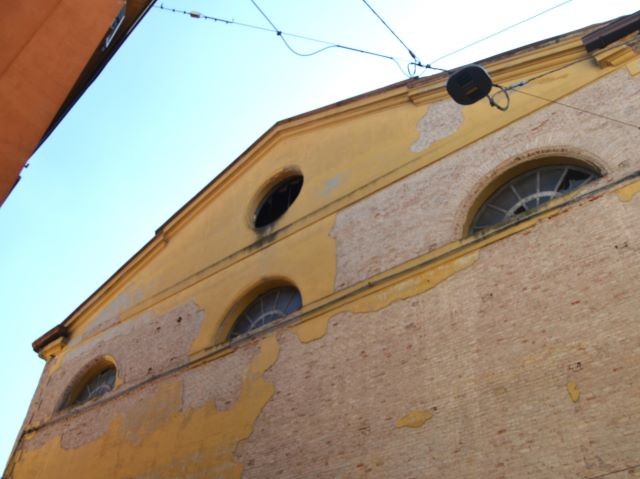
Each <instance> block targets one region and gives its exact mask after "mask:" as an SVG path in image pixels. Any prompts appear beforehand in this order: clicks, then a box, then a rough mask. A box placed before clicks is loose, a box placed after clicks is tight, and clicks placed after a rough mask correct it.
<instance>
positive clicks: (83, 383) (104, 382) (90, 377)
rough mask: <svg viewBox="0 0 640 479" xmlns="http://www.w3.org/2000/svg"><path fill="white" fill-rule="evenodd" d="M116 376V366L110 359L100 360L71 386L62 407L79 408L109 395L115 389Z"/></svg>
mask: <svg viewBox="0 0 640 479" xmlns="http://www.w3.org/2000/svg"><path fill="white" fill-rule="evenodd" d="M116 376H117V370H116V366H115V364H114V363H113V362H112V361H111V360H110V359H108V358H100V359H99V360H97V361H95V362H94V363H93V364H92V365H90V366H89V367H88V370H86V371H85V372H84V373H83V374H82V377H81V379H80V380H77V381H75V382H74V383H73V384H72V385H71V388H70V389H69V390H68V393H67V394H66V400H65V401H63V404H62V407H69V406H78V405H80V404H84V403H86V402H89V401H91V400H94V399H97V398H99V397H101V396H103V395H104V394H107V393H108V392H110V391H112V390H113V389H114V388H115V386H116Z"/></svg>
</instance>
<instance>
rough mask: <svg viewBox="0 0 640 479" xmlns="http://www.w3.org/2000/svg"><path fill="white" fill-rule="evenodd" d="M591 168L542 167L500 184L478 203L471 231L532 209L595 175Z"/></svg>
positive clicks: (596, 175) (474, 231)
mask: <svg viewBox="0 0 640 479" xmlns="http://www.w3.org/2000/svg"><path fill="white" fill-rule="evenodd" d="M599 176H600V175H599V174H598V173H596V172H595V171H592V170H589V169H586V168H582V167H579V166H572V165H557V166H544V167H541V168H536V169H534V170H531V171H528V172H526V173H524V174H523V175H520V176H517V177H516V178H514V179H512V180H511V181H509V182H507V183H506V184H504V185H502V186H501V187H500V188H499V189H498V190H497V191H496V192H495V193H493V195H491V197H490V198H489V199H488V200H487V201H486V202H485V203H484V204H483V205H482V207H481V208H480V210H479V211H478V213H477V214H476V216H475V218H474V219H473V222H472V223H471V233H477V232H478V231H481V230H483V229H485V228H488V227H489V226H493V225H497V224H499V223H502V222H504V221H507V220H510V219H511V218H513V217H515V216H518V215H520V214H523V213H525V212H527V211H530V210H533V209H535V208H537V207H538V206H540V205H541V204H543V203H546V202H547V201H549V200H551V199H553V198H556V197H558V196H562V195H564V194H566V193H568V192H570V191H572V190H575V189H576V188H578V187H580V186H582V185H584V184H586V183H588V182H589V181H592V180H593V179H595V178H598V177H599Z"/></svg>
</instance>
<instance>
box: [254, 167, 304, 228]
mask: <svg viewBox="0 0 640 479" xmlns="http://www.w3.org/2000/svg"><path fill="white" fill-rule="evenodd" d="M301 188H302V175H295V176H290V177H288V178H286V179H284V180H282V181H281V182H280V183H278V184H277V185H276V186H274V187H273V188H271V190H269V192H268V193H267V194H266V195H265V197H264V198H263V200H262V201H261V202H260V205H259V206H258V209H257V210H256V214H255V221H254V225H255V227H256V228H262V227H263V226H267V225H270V224H271V223H273V222H274V221H276V220H277V219H278V218H280V217H281V216H282V215H283V214H284V213H285V211H287V210H288V209H289V207H290V206H291V205H292V204H293V202H294V201H295V200H296V198H297V197H298V194H300V189H301Z"/></svg>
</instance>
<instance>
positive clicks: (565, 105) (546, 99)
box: [515, 90, 640, 130]
mask: <svg viewBox="0 0 640 479" xmlns="http://www.w3.org/2000/svg"><path fill="white" fill-rule="evenodd" d="M515 91H516V92H517V93H521V94H523V95H527V96H530V97H533V98H537V99H538V100H542V101H546V102H547V103H554V104H556V105H560V106H563V107H565V108H569V109H571V110H575V111H579V112H580V113H586V114H587V115H592V116H595V117H598V118H602V119H604V120H609V121H613V122H615V123H619V124H621V125H626V126H630V127H632V128H636V129H638V130H640V126H639V125H635V124H633V123H629V122H627V121H624V120H618V119H617V118H612V117H610V116H607V115H603V114H601V113H596V112H595V111H590V110H585V109H584V108H579V107H577V106H574V105H569V104H568V103H563V102H561V101H558V100H552V99H550V98H545V97H543V96H540V95H535V94H534V93H529V92H527V91H522V90H515Z"/></svg>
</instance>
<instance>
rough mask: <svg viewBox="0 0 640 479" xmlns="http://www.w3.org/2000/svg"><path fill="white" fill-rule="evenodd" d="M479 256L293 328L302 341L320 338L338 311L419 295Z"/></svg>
mask: <svg viewBox="0 0 640 479" xmlns="http://www.w3.org/2000/svg"><path fill="white" fill-rule="evenodd" d="M478 256H479V252H478V251H477V250H476V251H472V252H471V253H468V254H466V255H464V256H461V257H458V258H456V259H454V260H452V261H448V262H446V263H442V264H439V265H437V266H435V267H433V268H430V269H428V270H426V271H422V272H420V273H419V274H416V275H414V276H411V277H409V278H406V279H404V280H402V281H400V282H398V283H396V284H394V285H391V286H389V287H387V288H385V289H383V290H381V291H376V294H371V295H368V296H364V297H362V298H359V299H358V300H356V301H355V302H353V303H349V304H346V305H344V306H343V307H341V308H339V309H338V310H337V311H333V312H332V314H331V315H329V314H325V315H322V316H318V317H315V318H312V319H310V320H308V321H305V322H303V323H301V324H297V325H294V326H292V327H291V331H293V333H294V334H296V336H298V339H299V340H300V341H301V342H302V343H308V342H311V341H315V340H317V339H320V338H322V337H323V336H324V335H325V334H327V329H328V326H329V320H330V319H331V317H333V316H334V315H336V314H338V313H341V312H352V313H368V312H373V311H379V310H381V309H383V308H385V307H387V306H389V305H390V304H391V303H394V302H396V301H400V300H402V299H407V298H410V297H412V296H416V295H417V294H420V293H423V292H425V291H427V290H429V289H431V288H434V287H436V286H437V285H438V284H440V283H441V282H443V281H444V280H446V279H447V278H449V277H451V276H452V275H454V274H455V273H457V272H458V271H461V270H463V269H466V268H468V267H469V266H471V265H473V264H474V263H475V262H476V261H477V260H478Z"/></svg>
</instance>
